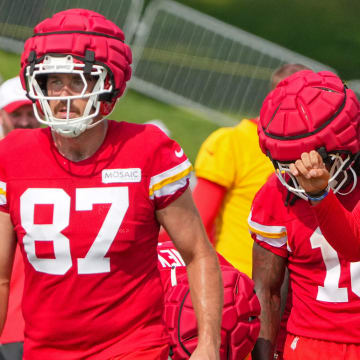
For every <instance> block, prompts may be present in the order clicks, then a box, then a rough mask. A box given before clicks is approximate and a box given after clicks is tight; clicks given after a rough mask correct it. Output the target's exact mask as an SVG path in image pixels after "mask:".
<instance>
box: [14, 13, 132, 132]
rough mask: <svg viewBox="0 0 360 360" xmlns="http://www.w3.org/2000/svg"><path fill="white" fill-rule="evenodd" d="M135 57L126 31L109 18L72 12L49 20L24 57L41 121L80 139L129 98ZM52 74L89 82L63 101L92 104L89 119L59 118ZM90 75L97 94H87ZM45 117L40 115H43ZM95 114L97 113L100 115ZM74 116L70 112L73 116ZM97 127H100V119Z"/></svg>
mask: <svg viewBox="0 0 360 360" xmlns="http://www.w3.org/2000/svg"><path fill="white" fill-rule="evenodd" d="M131 62H132V55H131V50H130V47H129V46H128V45H126V44H125V42H124V34H123V32H122V30H121V29H120V28H119V27H118V26H117V25H115V24H114V23H113V22H111V21H110V20H108V19H106V18H105V17H104V16H103V15H101V14H98V13H96V12H94V11H90V10H85V9H69V10H65V11H61V12H59V13H56V14H54V15H53V16H52V17H51V18H48V19H45V20H44V21H42V22H41V23H39V24H38V25H37V26H36V27H35V29H34V35H33V36H32V37H31V38H29V39H28V40H27V41H26V42H25V46H24V52H23V54H22V56H21V71H20V77H21V82H22V85H23V87H24V89H26V90H27V92H28V96H29V97H30V98H31V99H32V100H33V101H34V103H35V102H37V103H38V105H39V106H37V107H36V106H34V112H35V115H36V116H37V118H38V120H39V121H40V122H42V123H44V124H46V125H49V126H50V127H51V128H52V129H53V130H55V131H57V132H59V133H61V134H62V135H64V136H69V137H72V136H77V135H79V134H80V133H82V132H83V131H85V130H86V129H87V128H90V127H92V126H93V125H96V124H97V123H99V122H100V121H101V120H102V119H101V120H99V121H98V119H99V116H98V115H103V116H107V115H108V114H109V113H110V112H111V111H112V110H113V108H114V106H115V103H116V100H117V99H118V98H119V97H120V96H121V95H122V94H123V93H124V90H125V87H126V82H127V81H128V80H129V79H130V77H131V67H130V65H131ZM50 73H68V74H73V75H72V76H75V75H76V76H78V77H79V78H81V81H82V82H83V84H84V86H83V92H82V93H81V94H80V95H79V96H77V97H76V96H67V97H65V96H63V97H62V98H60V97H59V99H60V100H63V101H67V103H68V107H70V101H71V100H73V99H75V98H87V99H88V101H89V102H88V106H87V107H86V113H85V114H83V115H82V116H81V117H78V118H75V119H74V118H70V116H69V115H67V118H66V119H65V120H64V119H61V118H56V117H55V115H54V114H52V112H51V111H50V110H49V108H50V107H49V103H48V101H50V100H54V97H51V98H50V96H47V91H46V86H45V85H44V79H46V77H45V76H46V75H47V74H50ZM86 75H91V76H93V77H94V78H96V80H97V82H96V84H95V86H94V89H93V90H92V92H91V93H89V91H87V88H86V86H87V85H86ZM39 108H40V109H41V113H38V109H39ZM94 109H95V110H94ZM68 114H69V112H68ZM95 118H96V119H97V121H96V122H95V123H94V119H95Z"/></svg>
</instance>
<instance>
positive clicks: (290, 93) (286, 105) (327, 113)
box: [258, 70, 360, 162]
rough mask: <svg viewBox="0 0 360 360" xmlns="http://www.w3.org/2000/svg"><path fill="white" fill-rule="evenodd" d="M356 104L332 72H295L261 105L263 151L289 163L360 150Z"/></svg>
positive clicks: (354, 99) (260, 136)
mask: <svg viewBox="0 0 360 360" xmlns="http://www.w3.org/2000/svg"><path fill="white" fill-rule="evenodd" d="M359 109H360V106H359V102H358V100H357V98H356V96H355V94H354V92H353V91H352V90H350V89H348V88H347V87H346V86H344V84H343V83H342V81H341V79H340V78H339V77H338V76H337V75H335V74H334V73H332V72H329V71H322V72H319V73H315V72H313V71H311V70H304V71H299V72H297V73H295V74H293V75H291V76H289V77H288V78H286V79H284V80H283V81H281V82H280V83H279V84H278V86H277V87H276V88H275V89H274V90H273V91H272V92H270V93H269V94H268V96H267V97H266V98H265V100H264V102H263V106H262V108H261V112H260V121H259V124H258V134H259V143H260V147H261V150H262V151H263V152H264V153H265V154H266V155H268V156H269V157H271V159H272V160H273V161H279V162H292V161H294V160H297V159H299V158H300V156H301V154H302V153H303V152H309V151H311V150H317V149H319V148H322V147H323V148H325V150H326V152H327V153H330V152H336V151H345V152H349V153H351V154H356V153H357V152H359V150H360V141H359V136H360V132H359V130H360V129H359V126H360V122H359Z"/></svg>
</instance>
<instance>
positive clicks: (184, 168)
mask: <svg viewBox="0 0 360 360" xmlns="http://www.w3.org/2000/svg"><path fill="white" fill-rule="evenodd" d="M192 169H193V168H192V165H191V163H190V161H189V160H185V161H184V162H183V163H181V164H179V165H177V166H175V167H173V168H172V169H170V170H167V171H164V172H163V173H161V174H158V175H155V176H153V177H152V178H151V179H150V187H149V195H150V196H153V194H154V193H155V191H157V190H160V189H161V188H163V187H164V186H166V185H168V184H171V183H174V182H176V181H178V180H180V179H182V178H184V177H186V176H187V175H189V174H190V173H191V171H192Z"/></svg>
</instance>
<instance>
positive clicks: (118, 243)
mask: <svg viewBox="0 0 360 360" xmlns="http://www.w3.org/2000/svg"><path fill="white" fill-rule="evenodd" d="M0 159H1V160H0V210H1V211H4V212H8V213H10V215H11V219H12V222H13V225H14V229H15V231H16V235H17V240H18V243H19V245H20V249H21V252H22V254H23V257H24V266H25V287H24V297H23V302H22V308H23V314H24V319H25V344H24V359H25V360H33V359H36V360H42V359H51V360H64V359H66V360H76V359H87V360H100V359H109V358H110V357H112V356H115V355H119V354H123V353H131V352H132V351H133V350H134V349H137V348H141V347H148V346H156V345H161V344H166V343H167V342H168V335H167V333H166V330H165V328H164V325H163V322H162V320H161V317H162V311H163V290H162V285H161V281H160V275H159V271H158V268H157V262H158V260H157V238H158V233H159V223H158V222H157V220H156V216H155V211H156V210H158V209H162V208H164V207H166V206H167V205H168V204H170V203H171V202H172V201H174V200H175V199H176V198H177V197H179V196H180V195H181V194H182V193H183V192H184V191H185V189H186V188H187V187H188V184H189V176H190V172H191V169H192V167H191V164H190V162H189V160H188V159H187V158H186V156H185V155H184V152H183V150H182V149H181V148H180V146H179V145H178V144H177V143H176V142H174V141H173V140H171V139H169V138H168V137H167V136H166V135H165V134H164V133H163V132H162V131H161V130H159V129H158V128H157V127H155V126H153V125H138V124H129V123H126V122H121V123H117V122H114V121H109V129H108V133H107V136H106V139H105V141H104V143H103V144H102V145H101V147H100V148H99V149H98V151H97V152H96V153H95V154H94V155H93V156H91V157H90V158H88V159H86V160H83V161H79V162H72V161H69V160H67V159H66V158H64V157H63V156H62V155H61V154H60V153H59V152H58V151H57V149H56V148H55V146H54V143H53V141H52V137H51V131H50V129H49V128H47V129H36V130H31V131H28V130H15V131H13V132H11V133H10V134H9V136H7V137H6V138H5V139H4V140H3V141H1V142H0Z"/></svg>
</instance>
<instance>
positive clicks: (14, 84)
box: [0, 76, 32, 114]
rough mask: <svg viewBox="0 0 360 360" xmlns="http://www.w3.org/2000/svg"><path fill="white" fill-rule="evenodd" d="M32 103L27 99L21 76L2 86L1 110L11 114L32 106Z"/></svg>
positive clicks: (0, 92)
mask: <svg viewBox="0 0 360 360" xmlns="http://www.w3.org/2000/svg"><path fill="white" fill-rule="evenodd" d="M31 104H32V102H31V100H30V99H29V98H27V97H26V92H25V90H24V89H23V88H22V85H21V82H20V78H19V76H17V77H14V78H12V79H10V80H7V81H5V82H4V83H2V84H1V86H0V109H4V110H5V111H6V112H8V113H9V114H10V113H12V112H13V111H15V110H16V109H18V108H19V107H21V106H24V105H31Z"/></svg>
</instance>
